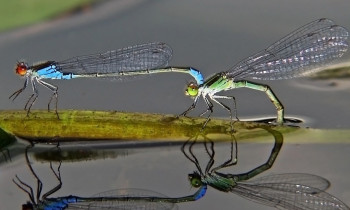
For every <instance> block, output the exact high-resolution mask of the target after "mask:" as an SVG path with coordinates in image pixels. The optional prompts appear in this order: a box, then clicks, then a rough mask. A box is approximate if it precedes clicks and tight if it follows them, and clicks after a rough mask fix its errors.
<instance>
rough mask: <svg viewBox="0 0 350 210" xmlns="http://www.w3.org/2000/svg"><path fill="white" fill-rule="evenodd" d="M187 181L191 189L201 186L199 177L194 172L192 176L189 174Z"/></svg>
mask: <svg viewBox="0 0 350 210" xmlns="http://www.w3.org/2000/svg"><path fill="white" fill-rule="evenodd" d="M188 180H190V183H191V186H192V187H195V188H198V187H200V186H202V180H201V176H200V175H199V173H197V172H194V173H193V174H189V175H188Z"/></svg>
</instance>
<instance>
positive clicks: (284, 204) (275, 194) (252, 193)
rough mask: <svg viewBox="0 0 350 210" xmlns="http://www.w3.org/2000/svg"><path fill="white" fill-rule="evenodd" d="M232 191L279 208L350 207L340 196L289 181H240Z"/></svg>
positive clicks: (323, 209) (322, 209)
mask: <svg viewBox="0 0 350 210" xmlns="http://www.w3.org/2000/svg"><path fill="white" fill-rule="evenodd" d="M232 192H233V193H235V194H237V195H239V196H242V197H244V198H247V199H249V200H251V201H254V202H258V203H262V204H264V205H267V206H272V207H276V208H278V209H320V210H325V209H327V210H328V209H329V210H330V209H349V207H348V206H346V204H344V203H343V202H342V201H340V200H339V199H338V198H336V197H334V196H332V195H330V194H328V193H326V192H324V191H322V190H320V189H316V188H312V187H309V186H305V185H300V184H289V183H272V184H270V183H263V184H251V183H239V184H238V185H237V186H236V187H235V188H233V189H232Z"/></svg>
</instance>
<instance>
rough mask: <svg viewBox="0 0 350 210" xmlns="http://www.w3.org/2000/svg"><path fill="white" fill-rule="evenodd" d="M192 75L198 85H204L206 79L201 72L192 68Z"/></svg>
mask: <svg viewBox="0 0 350 210" xmlns="http://www.w3.org/2000/svg"><path fill="white" fill-rule="evenodd" d="M190 74H191V76H193V77H194V79H195V80H196V81H197V84H198V85H202V84H203V83H204V77H203V75H202V73H201V72H200V71H198V70H197V69H194V68H192V67H191V68H190Z"/></svg>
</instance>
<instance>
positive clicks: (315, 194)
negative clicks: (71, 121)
mask: <svg viewBox="0 0 350 210" xmlns="http://www.w3.org/2000/svg"><path fill="white" fill-rule="evenodd" d="M261 128H263V129H265V130H266V131H268V132H269V133H270V134H272V135H273V136H274V138H275V144H274V147H273V149H272V151H271V154H270V157H269V158H268V160H267V161H266V163H264V164H262V165H261V166H258V167H256V168H254V169H252V170H251V171H248V172H246V173H242V174H227V173H221V172H219V171H218V170H220V169H222V168H226V167H229V166H232V165H235V164H237V142H236V141H235V143H236V144H235V153H236V154H235V155H233V143H232V142H231V157H230V159H229V160H228V161H226V162H224V163H223V164H221V165H219V166H217V167H215V168H212V167H213V165H214V156H215V150H214V143H213V142H212V141H210V142H209V143H210V146H208V142H205V143H204V145H205V150H206V152H207V154H208V155H209V157H210V160H209V161H208V163H207V165H206V168H205V171H204V172H203V171H202V169H201V167H200V164H199V161H198V159H197V158H196V156H195V154H194V153H193V146H194V144H195V143H196V142H195V141H193V142H192V143H191V144H189V149H188V152H187V151H186V146H187V145H188V143H186V144H184V145H183V147H182V152H183V153H184V155H185V156H186V157H187V158H188V159H189V160H190V161H191V162H193V163H194V164H195V165H196V168H197V170H198V171H195V172H194V173H192V174H190V175H189V177H190V180H191V185H192V186H193V187H202V186H203V185H205V186H207V185H209V186H211V187H213V188H214V189H216V190H219V191H222V192H232V193H235V194H237V195H239V196H242V197H244V198H247V199H249V200H251V201H254V202H258V203H262V204H264V205H267V206H272V207H276V208H279V209H280V208H283V209H349V207H348V206H347V205H346V204H344V203H343V202H342V201H340V200H339V199H337V198H336V197H334V196H332V195H330V194H328V193H326V192H325V190H326V189H327V188H328V187H329V186H330V183H329V181H328V180H326V179H324V178H322V177H320V176H316V175H312V174H301V173H288V174H275V175H268V176H264V177H261V178H256V179H253V180H250V179H252V178H253V177H255V176H257V175H259V174H261V173H263V172H264V171H266V170H268V169H270V168H271V167H272V165H273V163H274V162H275V160H276V158H277V156H278V153H279V151H280V149H281V147H282V144H283V136H282V134H281V133H280V132H278V131H275V130H272V129H270V128H269V127H267V126H264V127H261Z"/></svg>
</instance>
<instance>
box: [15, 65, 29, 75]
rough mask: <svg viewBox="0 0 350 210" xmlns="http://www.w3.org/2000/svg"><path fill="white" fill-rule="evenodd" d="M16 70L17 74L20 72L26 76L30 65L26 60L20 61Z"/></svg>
mask: <svg viewBox="0 0 350 210" xmlns="http://www.w3.org/2000/svg"><path fill="white" fill-rule="evenodd" d="M15 70H16V74H19V75H20V76H24V75H26V73H27V71H28V65H27V64H26V63H24V62H18V63H17V65H16V68H15Z"/></svg>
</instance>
